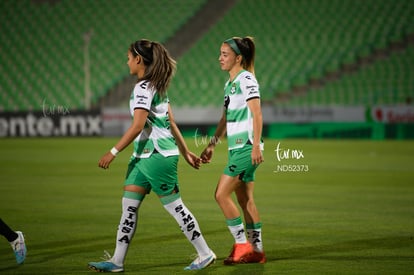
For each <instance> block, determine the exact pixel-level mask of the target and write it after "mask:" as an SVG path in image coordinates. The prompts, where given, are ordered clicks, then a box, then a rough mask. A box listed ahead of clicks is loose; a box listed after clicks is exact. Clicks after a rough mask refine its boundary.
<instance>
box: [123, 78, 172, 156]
mask: <svg viewBox="0 0 414 275" xmlns="http://www.w3.org/2000/svg"><path fill="white" fill-rule="evenodd" d="M168 104H169V100H168V97H167V96H165V97H163V98H161V97H160V96H159V94H158V93H157V92H156V91H154V90H152V89H150V88H149V87H148V82H147V81H141V82H139V83H137V84H136V85H135V88H134V90H133V92H132V94H131V98H130V102H129V107H130V112H131V115H132V116H133V114H134V110H135V109H145V110H147V111H148V117H147V121H146V122H145V126H144V129H143V130H142V132H141V133H140V134H139V135H138V137H137V138H136V139H135V141H134V154H133V155H134V156H135V157H138V158H148V157H150V156H151V154H152V153H153V152H154V151H155V150H157V151H158V152H159V153H160V154H162V155H163V156H165V157H167V156H175V155H178V154H179V152H178V148H177V145H176V143H175V139H174V137H173V136H172V134H171V131H170V121H169V117H168Z"/></svg>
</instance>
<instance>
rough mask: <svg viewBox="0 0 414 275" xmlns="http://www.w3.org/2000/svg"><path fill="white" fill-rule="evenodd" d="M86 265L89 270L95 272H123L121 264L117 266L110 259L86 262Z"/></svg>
mask: <svg viewBox="0 0 414 275" xmlns="http://www.w3.org/2000/svg"><path fill="white" fill-rule="evenodd" d="M88 267H89V269H91V270H94V271H97V272H114V273H115V272H123V271H124V268H123V267H122V266H117V265H116V264H114V263H113V262H111V261H105V262H90V263H88Z"/></svg>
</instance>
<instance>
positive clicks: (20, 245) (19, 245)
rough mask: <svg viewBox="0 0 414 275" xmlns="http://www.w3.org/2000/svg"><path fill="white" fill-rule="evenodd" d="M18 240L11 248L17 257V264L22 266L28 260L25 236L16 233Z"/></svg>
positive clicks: (11, 243) (13, 242) (19, 232)
mask: <svg viewBox="0 0 414 275" xmlns="http://www.w3.org/2000/svg"><path fill="white" fill-rule="evenodd" d="M16 234H17V236H18V237H17V239H16V240H14V241H12V242H10V245H11V247H12V248H13V251H14V256H16V262H17V263H18V264H22V263H23V262H24V260H25V259H26V253H27V249H26V244H25V243H24V236H23V233H22V232H21V231H16Z"/></svg>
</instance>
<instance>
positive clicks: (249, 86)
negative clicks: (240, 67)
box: [240, 73, 260, 101]
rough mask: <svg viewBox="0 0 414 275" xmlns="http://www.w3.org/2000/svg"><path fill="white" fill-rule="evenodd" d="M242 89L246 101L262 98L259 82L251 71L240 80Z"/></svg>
mask: <svg viewBox="0 0 414 275" xmlns="http://www.w3.org/2000/svg"><path fill="white" fill-rule="evenodd" d="M240 89H241V90H242V92H243V94H244V95H245V98H246V101H249V100H250V99H253V98H260V92H259V83H257V80H256V78H255V77H254V75H252V74H251V73H248V74H245V75H244V76H243V77H242V79H241V81H240Z"/></svg>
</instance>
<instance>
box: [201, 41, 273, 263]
mask: <svg viewBox="0 0 414 275" xmlns="http://www.w3.org/2000/svg"><path fill="white" fill-rule="evenodd" d="M254 58H255V44H254V41H253V38H251V37H244V38H240V37H233V38H230V39H227V40H226V41H224V42H223V44H222V45H221V48H220V57H219V61H220V66H221V69H222V70H224V71H227V72H228V73H229V75H230V78H229V80H228V81H227V82H226V84H225V86H224V110H223V115H222V117H221V119H220V121H219V123H218V125H217V129H216V132H215V134H214V137H213V138H212V139H211V141H210V142H209V144H208V146H207V147H206V148H205V149H204V151H203V152H202V153H201V159H202V162H203V163H208V162H210V161H211V158H212V155H213V151H214V147H215V145H216V144H217V143H218V141H219V139H220V138H221V137H222V136H223V135H224V134H225V132H226V131H227V140H228V150H229V151H228V152H229V153H228V163H227V166H226V167H225V169H224V173H223V174H222V175H221V177H220V179H219V182H218V185H217V188H216V192H215V198H216V201H217V203H218V205H219V206H220V208H221V210H222V211H223V214H224V216H225V218H226V223H227V226H228V228H229V230H230V232H231V234H232V235H233V237H234V240H235V244H234V245H233V250H232V251H231V254H230V256H228V257H227V258H226V259H225V260H224V264H237V263H265V262H266V258H265V253H264V251H263V245H262V236H261V228H262V224H261V222H260V218H259V212H258V210H257V208H256V204H255V202H254V199H253V190H254V173H255V170H256V168H257V167H258V165H259V164H260V163H261V162H263V155H262V150H263V142H262V139H261V135H262V112H261V107H260V93H259V84H258V82H257V80H256V78H255V75H254ZM233 192H234V193H235V194H236V197H237V201H238V203H239V205H240V207H241V209H242V211H243V214H244V220H245V222H246V229H247V238H246V234H245V229H244V225H243V222H242V219H241V216H240V212H239V210H238V208H237V206H236V204H235V203H234V201H233V200H232V198H231V194H232V193H233Z"/></svg>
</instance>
